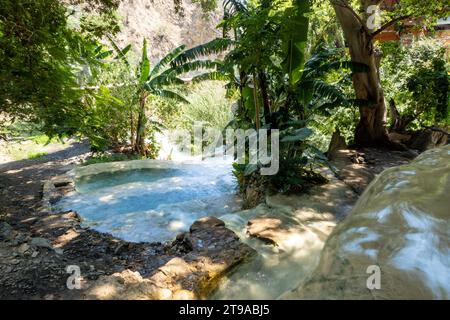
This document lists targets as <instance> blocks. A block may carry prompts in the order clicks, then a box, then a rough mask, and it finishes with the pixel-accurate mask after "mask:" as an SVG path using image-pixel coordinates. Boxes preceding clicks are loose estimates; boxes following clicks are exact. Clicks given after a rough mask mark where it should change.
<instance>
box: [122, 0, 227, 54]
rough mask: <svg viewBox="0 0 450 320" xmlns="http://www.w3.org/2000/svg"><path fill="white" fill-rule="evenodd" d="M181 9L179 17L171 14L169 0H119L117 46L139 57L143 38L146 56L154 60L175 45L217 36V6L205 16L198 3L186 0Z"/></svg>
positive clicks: (171, 2) (194, 43)
mask: <svg viewBox="0 0 450 320" xmlns="http://www.w3.org/2000/svg"><path fill="white" fill-rule="evenodd" d="M183 8H184V12H183V14H182V15H180V14H178V13H176V12H175V8H174V4H173V1H172V0H128V1H122V3H121V5H120V7H119V14H120V15H121V17H122V18H123V20H122V23H123V28H122V31H121V32H120V33H119V34H118V35H117V41H118V43H119V44H120V45H121V46H122V47H124V46H126V45H128V44H132V45H133V51H134V52H135V55H136V56H137V57H139V56H140V48H142V41H143V38H144V37H145V38H147V40H148V41H149V54H150V56H151V58H152V60H154V61H155V60H157V59H159V58H161V57H162V56H164V55H165V54H166V53H167V52H169V51H170V50H172V49H173V48H175V47H177V46H179V45H182V44H185V45H187V46H188V47H192V46H196V45H199V44H202V43H205V42H207V41H209V40H212V39H214V38H216V37H218V36H220V34H221V33H220V30H217V29H216V26H217V25H218V23H219V22H220V20H221V18H222V15H223V13H222V12H223V10H222V8H221V7H219V8H218V9H217V10H216V11H214V12H211V13H208V14H205V13H203V12H202V10H201V8H200V6H199V5H198V4H193V3H192V2H191V1H188V0H186V1H183Z"/></svg>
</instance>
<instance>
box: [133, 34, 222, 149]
mask: <svg viewBox="0 0 450 320" xmlns="http://www.w3.org/2000/svg"><path fill="white" fill-rule="evenodd" d="M227 45H228V44H227V42H226V41H222V40H217V41H214V40H213V41H212V42H210V43H209V44H206V45H203V46H198V47H195V48H192V49H189V50H187V49H186V46H185V45H182V46H179V47H177V48H175V49H174V50H172V51H171V52H170V53H169V54H167V55H166V56H165V57H164V58H162V59H161V60H160V61H159V62H158V63H156V64H155V66H154V67H153V68H152V67H151V63H150V59H149V58H148V47H147V40H145V39H144V43H143V47H142V57H141V61H140V63H139V68H138V72H137V86H138V90H137V96H138V97H139V98H138V100H139V108H138V112H137V125H136V132H135V138H134V139H133V140H134V151H135V152H136V153H139V154H140V155H143V156H145V155H147V149H146V145H145V137H146V132H147V129H148V128H147V124H148V123H149V121H148V118H147V112H146V111H147V108H146V106H147V104H148V102H149V101H150V102H151V101H152V99H155V98H156V97H161V98H165V99H171V100H174V101H177V102H183V103H189V101H187V100H186V98H184V97H183V96H182V95H180V94H179V93H178V92H176V91H175V90H173V89H172V88H173V87H174V86H176V85H182V84H184V83H185V81H184V80H182V79H181V78H180V76H182V75H183V74H187V73H190V72H193V71H199V70H203V71H204V72H203V73H202V74H200V75H199V76H197V77H195V78H194V80H195V81H201V80H211V79H215V78H218V77H219V75H218V73H217V70H218V68H220V66H221V64H220V62H218V61H213V60H201V59H199V58H201V57H203V56H205V55H208V54H211V53H214V52H216V51H218V50H221V49H220V48H223V47H224V46H227Z"/></svg>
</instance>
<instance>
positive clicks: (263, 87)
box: [258, 71, 270, 125]
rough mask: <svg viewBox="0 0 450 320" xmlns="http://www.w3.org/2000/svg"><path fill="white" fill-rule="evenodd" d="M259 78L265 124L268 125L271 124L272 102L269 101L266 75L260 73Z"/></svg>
mask: <svg viewBox="0 0 450 320" xmlns="http://www.w3.org/2000/svg"><path fill="white" fill-rule="evenodd" d="M258 78H259V87H260V88H261V95H262V101H263V106H264V122H265V124H266V125H267V124H269V123H270V101H269V93H268V92H267V77H266V74H265V73H264V72H262V71H261V72H259V75H258Z"/></svg>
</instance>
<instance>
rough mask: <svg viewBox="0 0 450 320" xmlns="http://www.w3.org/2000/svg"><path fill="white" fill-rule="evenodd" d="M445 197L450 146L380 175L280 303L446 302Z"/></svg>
mask: <svg viewBox="0 0 450 320" xmlns="http://www.w3.org/2000/svg"><path fill="white" fill-rule="evenodd" d="M449 194H450V146H446V147H442V148H439V149H434V150H430V151H428V152H426V153H424V154H422V155H420V156H419V157H418V158H417V159H416V160H414V161H413V162H412V163H410V164H408V165H404V166H400V167H395V168H391V169H388V170H386V171H384V172H383V173H382V174H381V175H380V176H379V177H377V179H376V180H375V181H374V183H373V184H371V186H370V187H369V188H368V189H367V190H366V191H365V193H364V194H363V195H362V197H361V198H360V199H359V201H358V203H357V205H356V206H355V208H354V209H353V211H352V212H351V214H350V215H349V216H348V217H347V218H346V219H345V220H344V221H343V222H342V223H341V224H339V226H338V227H337V228H336V229H335V230H334V231H333V233H332V235H331V236H330V237H329V239H328V240H327V243H326V245H325V248H324V250H323V252H322V255H321V260H320V264H319V266H318V267H317V269H316V270H315V271H314V273H313V274H312V276H311V277H310V278H309V279H308V280H307V281H306V282H305V283H304V284H303V285H301V286H299V287H298V288H297V289H296V290H294V291H292V292H290V293H289V294H286V295H285V296H284V298H287V299H299V298H301V299H305V298H307V299H449V298H450V277H449V274H450V243H449V239H450V211H449V209H448V208H449V205H450V203H449V199H448V195H449ZM371 266H372V269H369V267H371ZM373 266H375V267H377V268H379V272H380V273H379V275H380V277H379V282H378V283H379V286H377V287H375V285H376V283H377V282H376V280H375V278H373V279H372V280H371V279H369V277H370V276H371V275H374V274H375V272H376V271H374V270H376V268H374V267H373ZM368 283H369V285H374V287H371V288H369V287H368ZM371 289H372V290H371Z"/></svg>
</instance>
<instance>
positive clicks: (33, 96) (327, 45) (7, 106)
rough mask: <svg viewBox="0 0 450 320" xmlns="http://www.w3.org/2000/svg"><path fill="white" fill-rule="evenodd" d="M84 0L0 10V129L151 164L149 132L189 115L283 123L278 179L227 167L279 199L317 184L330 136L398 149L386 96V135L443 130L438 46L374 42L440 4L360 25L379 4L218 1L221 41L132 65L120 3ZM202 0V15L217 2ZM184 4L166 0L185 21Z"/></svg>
mask: <svg viewBox="0 0 450 320" xmlns="http://www.w3.org/2000/svg"><path fill="white" fill-rule="evenodd" d="M80 2H81V1H69V2H60V1H58V0H37V1H26V0H14V1H9V0H5V1H3V2H2V6H1V7H0V48H1V49H0V117H1V118H0V119H1V121H2V124H1V130H2V133H3V135H11V128H14V124H15V123H18V122H20V123H21V124H22V123H24V122H25V123H28V124H33V128H38V130H39V131H40V132H42V133H44V134H46V135H48V136H49V137H50V138H51V137H55V136H59V137H63V136H78V137H82V138H84V137H86V138H88V139H89V141H90V144H91V147H92V149H93V150H94V151H106V150H110V149H115V150H119V151H120V152H122V153H127V154H132V155H139V156H143V157H150V158H154V157H156V156H157V154H158V141H157V139H156V137H155V133H156V132H158V131H162V130H165V129H173V128H180V127H182V128H185V129H188V130H190V129H191V125H192V122H193V121H202V122H203V123H205V124H206V125H207V126H210V127H219V129H224V127H228V128H240V129H252V128H253V129H263V128H264V129H279V130H280V138H281V140H280V171H279V173H278V174H277V175H275V176H267V177H263V176H260V175H259V173H258V172H259V171H258V169H259V168H260V167H262V166H263V164H261V163H259V164H257V165H255V164H252V165H236V166H235V174H236V176H237V177H238V179H239V181H240V182H241V185H242V186H243V188H245V186H246V185H247V184H248V183H257V184H263V185H264V186H266V185H268V186H270V187H272V188H274V189H276V190H284V191H285V190H291V189H294V190H295V189H298V188H301V187H302V186H303V185H305V184H308V183H309V182H311V181H313V182H314V181H317V179H319V178H318V176H317V175H316V174H315V173H314V168H315V166H316V165H317V164H322V163H325V162H326V161H327V159H326V156H325V155H324V153H323V152H324V151H326V147H327V144H328V141H329V138H330V136H331V134H332V133H333V132H334V131H335V130H336V129H339V130H340V132H341V133H342V134H343V135H344V136H345V137H346V138H347V141H348V142H349V143H352V142H354V143H356V144H358V145H360V146H368V145H371V146H373V145H377V146H385V147H386V146H388V147H398V146H397V145H396V144H394V143H393V142H392V141H390V138H389V136H388V130H389V128H388V127H387V122H388V121H386V117H387V108H386V100H387V101H388V102H389V105H390V107H391V108H390V110H391V112H390V122H391V126H390V130H393V131H398V132H405V131H406V130H410V129H416V130H418V129H420V128H424V127H430V126H439V127H440V128H442V129H444V130H446V129H448V126H449V109H448V108H449V98H448V90H449V80H448V77H449V73H448V71H449V65H448V53H446V51H445V49H443V48H442V46H441V44H440V43H438V42H436V41H432V40H429V39H428V40H427V39H424V40H420V41H416V42H414V43H413V44H412V45H411V46H404V45H402V44H400V43H390V44H383V45H379V44H377V43H376V41H375V37H376V36H377V35H379V34H380V33H381V32H382V31H383V30H386V29H387V28H390V27H397V25H399V26H400V25H401V22H402V21H403V20H405V19H412V18H417V19H418V18H420V19H421V23H422V24H429V25H430V26H432V24H433V23H434V22H435V21H436V18H437V17H445V16H448V15H449V6H448V4H447V5H446V4H445V2H444V1H437V0H436V1H429V0H428V1H422V0H406V1H403V0H402V4H401V5H398V6H394V7H393V8H391V10H386V11H383V15H382V17H381V19H382V21H381V22H382V23H381V24H380V25H378V26H376V27H367V21H368V20H369V19H371V16H370V15H369V14H367V12H368V11H367V8H368V7H369V6H370V5H373V4H379V3H380V2H381V1H375V0H374V1H363V0H360V1H345V0H330V1H326V2H325V1H312V0H272V1H269V0H249V1H238V0H225V1H224V2H223V6H224V18H223V21H222V22H221V23H220V24H219V26H218V28H220V29H221V30H222V31H223V37H222V38H220V39H215V40H213V41H211V42H209V43H206V44H202V45H199V46H198V47H194V48H186V47H185V46H180V47H178V48H175V49H173V50H172V51H171V52H169V53H167V55H166V56H165V57H164V58H162V59H161V60H160V61H159V62H158V63H156V64H154V65H151V63H150V60H149V58H148V51H149V44H148V43H147V41H146V40H145V39H143V46H142V50H141V51H142V56H141V58H140V59H139V62H138V63H134V62H133V59H130V58H129V56H130V52H131V50H130V49H131V47H130V46H126V47H124V48H119V46H118V45H117V44H116V43H115V40H114V35H115V34H116V33H117V31H118V30H119V29H120V17H119V16H118V15H117V12H116V9H117V5H118V1H112V0H92V1H84V4H83V5H81V6H80ZM197 2H198V3H200V5H201V7H202V9H203V10H205V11H208V10H212V9H214V8H215V7H216V6H217V5H219V3H218V1H215V0H214V1H211V0H210V1H208V0H202V1H197ZM75 5H78V6H77V7H76V8H81V9H82V11H81V12H82V14H81V16H76V15H75V14H74V13H75V10H74V8H75V7H74V6H75ZM182 6H183V3H182V1H179V0H178V1H174V10H178V11H179V12H180V18H182ZM151 45H157V44H151ZM151 45H150V48H151ZM150 50H151V49H150ZM217 56H220V57H221V59H217V58H216V57H217ZM186 76H188V77H189V78H190V79H189V81H186V79H185V78H186ZM212 81H214V82H212ZM269 140H270V139H269ZM247 156H248V155H247Z"/></svg>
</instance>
